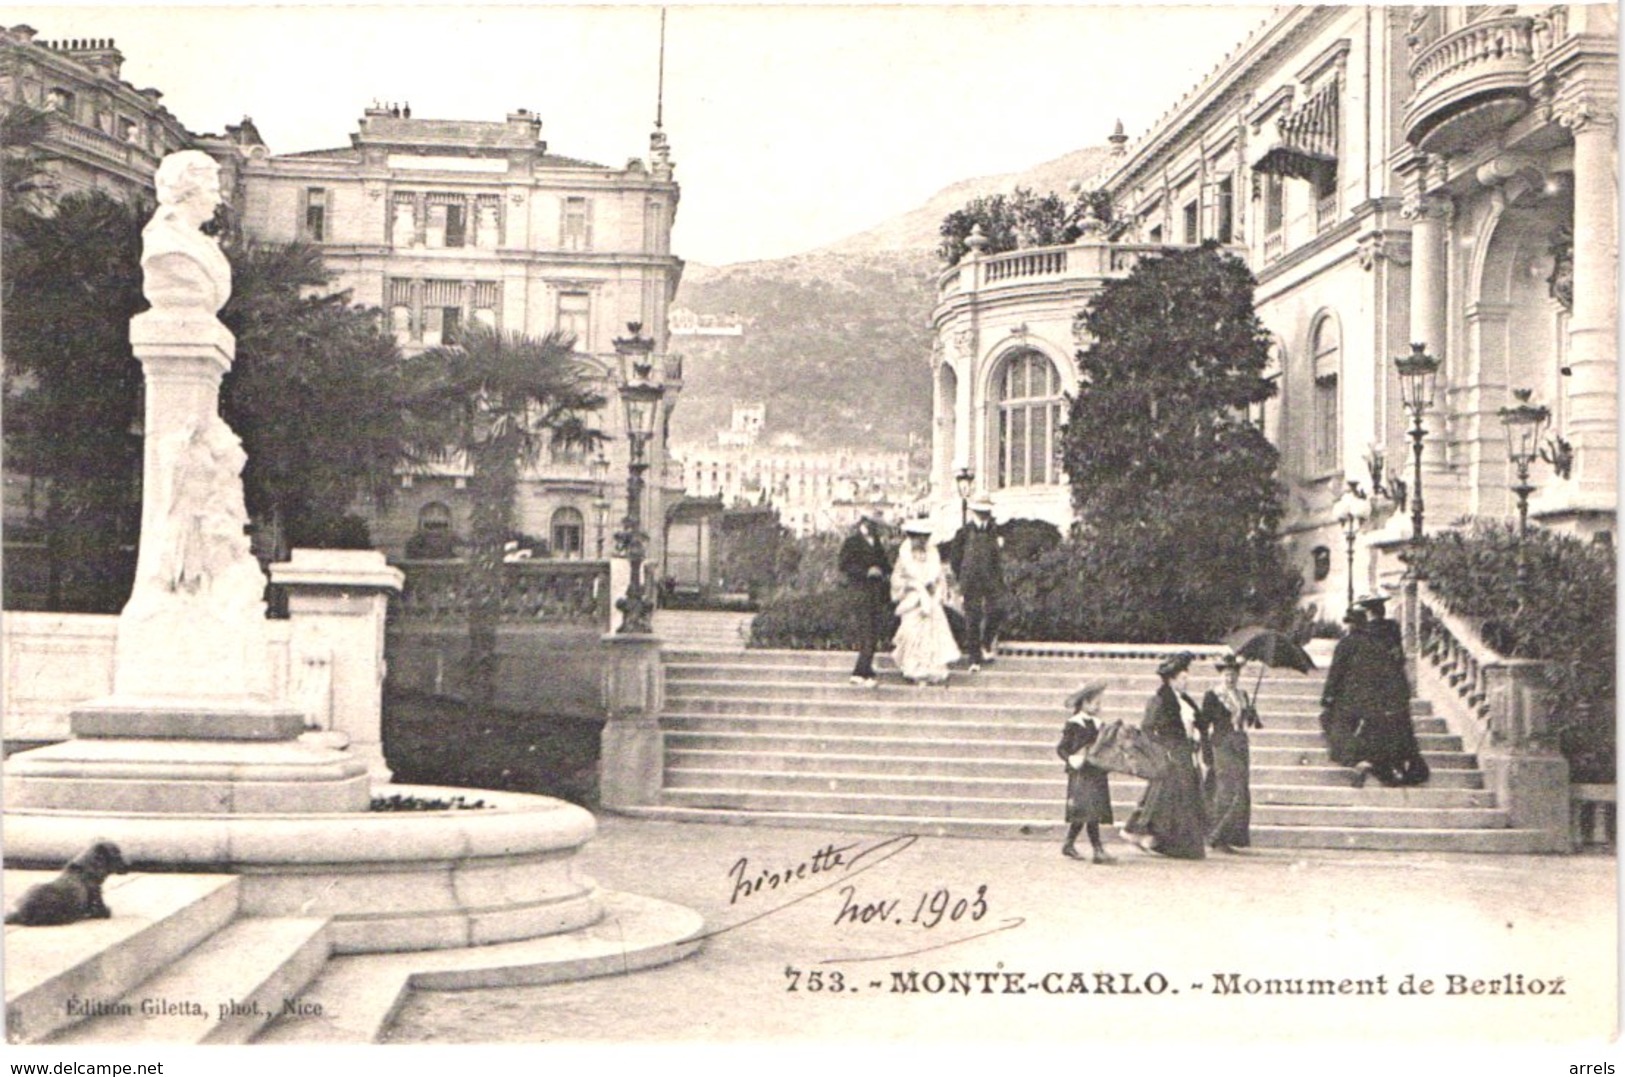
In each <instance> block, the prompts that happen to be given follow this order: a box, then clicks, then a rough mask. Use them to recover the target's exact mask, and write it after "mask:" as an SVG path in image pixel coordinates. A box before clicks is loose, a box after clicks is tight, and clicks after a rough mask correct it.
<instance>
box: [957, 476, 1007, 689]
mask: <svg viewBox="0 0 1625 1077" xmlns="http://www.w3.org/2000/svg"><path fill="white" fill-rule="evenodd" d="M967 507H968V508H969V509H970V513H971V518H970V521H969V522H968V523H966V524H965V526H963V527H961V528H960V529H959V531H958V532H957V533H956V534H955V535H954V537H953V540H952V541H951V542H950V543H949V544H948V566H949V567H950V568H952V569H953V573H954V579H955V580H957V581H958V583H959V592H960V594H962V595H964V596H965V650H966V652H967V653H968V654H969V656H970V671H971V672H972V673H980V672H981V670H982V663H983V662H984V661H986V662H989V663H991V662H992V661H993V659H992V657H991V656H989V655H987V654H986V651H987V649H988V648H989V647H990V646H991V645H992V641H993V637H994V634H995V633H996V632H997V631H998V627H999V626H998V611H999V603H1000V601H1001V600H1002V598H1003V597H1004V560H1003V552H1002V548H1003V545H1004V540H1003V539H1002V538H1000V537H999V532H998V528H996V527H995V526H994V525H993V502H992V501H990V500H988V498H987V497H985V496H983V497H977V498H974V499H972V500H971V502H970V504H969V506H967Z"/></svg>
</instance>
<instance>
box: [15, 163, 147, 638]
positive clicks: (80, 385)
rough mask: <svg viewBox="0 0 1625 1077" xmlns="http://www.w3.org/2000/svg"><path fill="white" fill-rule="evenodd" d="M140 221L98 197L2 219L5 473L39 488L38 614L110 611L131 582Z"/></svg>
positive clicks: (136, 501) (138, 448)
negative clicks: (133, 341) (133, 331)
mask: <svg viewBox="0 0 1625 1077" xmlns="http://www.w3.org/2000/svg"><path fill="white" fill-rule="evenodd" d="M143 217H144V211H143V210H142V209H140V208H137V207H131V206H126V205H124V204H122V203H120V202H117V201H115V200H113V199H112V198H109V197H107V196H106V195H104V194H100V193H92V194H75V195H70V196H68V197H66V198H64V199H62V201H61V202H60V203H58V204H57V205H56V206H55V207H54V212H53V213H51V214H49V215H46V214H42V213H37V212H33V211H31V210H28V209H18V210H16V211H15V212H11V211H8V212H7V214H6V217H5V236H6V243H5V264H4V266H3V275H4V276H3V279H4V294H5V375H6V377H5V390H6V392H5V396H6V401H5V402H6V426H5V430H6V467H7V469H8V470H9V471H10V472H11V473H12V474H13V475H27V476H29V477H30V479H31V481H32V482H33V483H34V485H35V487H36V490H37V491H38V493H39V495H40V499H39V504H40V506H41V508H42V510H43V511H42V512H41V517H42V518H41V520H40V522H41V523H42V528H41V532H40V534H39V535H38V537H39V538H40V539H41V540H42V541H43V544H44V558H45V569H44V575H45V595H44V601H45V602H46V604H47V605H48V607H49V608H52V609H61V610H79V611H86V612H106V611H110V610H114V609H117V608H118V606H119V605H120V604H121V603H122V602H123V600H124V598H125V597H126V596H127V595H128V593H129V586H130V581H131V580H132V579H133V578H134V571H135V565H134V559H133V556H132V555H133V551H134V546H135V541H136V536H137V534H138V533H139V530H140V497H139V483H140V473H141V458H142V443H141V438H140V436H139V429H140V428H139V426H138V425H136V424H137V423H138V422H139V420H140V418H141V413H140V406H141V367H140V364H138V363H137V362H136V361H135V357H134V354H133V353H132V352H131V350H130V337H129V325H130V318H131V317H132V316H134V315H135V314H136V313H138V312H139V311H140V310H141V309H142V308H143V307H144V306H145V305H146V303H145V300H144V299H143V298H142V295H141V284H140V276H139V273H138V271H135V270H134V267H135V266H136V265H137V263H138V262H139V259H140V255H141V225H142V221H143Z"/></svg>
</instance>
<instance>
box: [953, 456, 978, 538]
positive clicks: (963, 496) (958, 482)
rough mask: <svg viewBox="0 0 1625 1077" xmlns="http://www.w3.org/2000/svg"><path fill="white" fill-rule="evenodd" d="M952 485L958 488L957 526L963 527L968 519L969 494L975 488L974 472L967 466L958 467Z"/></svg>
mask: <svg viewBox="0 0 1625 1077" xmlns="http://www.w3.org/2000/svg"><path fill="white" fill-rule="evenodd" d="M954 485H955V486H956V487H958V488H959V526H960V527H964V526H965V524H966V523H967V522H969V520H970V508H969V505H970V495H971V491H972V490H974V489H976V472H974V471H972V470H971V469H970V468H968V467H962V468H960V469H959V473H958V474H957V475H955V476H954Z"/></svg>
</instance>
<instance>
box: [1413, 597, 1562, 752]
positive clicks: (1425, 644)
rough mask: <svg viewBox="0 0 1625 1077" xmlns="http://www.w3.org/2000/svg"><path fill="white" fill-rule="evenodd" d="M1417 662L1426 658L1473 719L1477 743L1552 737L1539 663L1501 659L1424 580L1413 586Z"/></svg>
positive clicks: (1524, 743)
mask: <svg viewBox="0 0 1625 1077" xmlns="http://www.w3.org/2000/svg"><path fill="white" fill-rule="evenodd" d="M1417 605H1418V616H1419V622H1418V629H1417V631H1418V641H1419V644H1420V646H1419V649H1418V652H1417V655H1418V658H1417V660H1418V661H1419V662H1423V661H1425V662H1428V663H1431V665H1432V666H1433V669H1434V670H1435V672H1436V673H1437V674H1438V675H1439V677H1440V678H1442V680H1443V682H1444V684H1446V685H1448V686H1449V689H1450V690H1451V691H1452V692H1454V694H1455V697H1456V700H1457V701H1458V702H1459V703H1460V704H1461V705H1462V706H1463V707H1465V709H1466V711H1467V713H1469V714H1470V715H1471V716H1473V718H1474V719H1475V720H1476V722H1477V723H1478V734H1479V738H1478V739H1479V743H1480V744H1482V743H1485V742H1488V743H1492V744H1504V745H1512V746H1529V745H1535V744H1541V743H1543V742H1545V741H1547V740H1549V739H1550V738H1551V734H1552V722H1551V715H1550V713H1549V708H1548V705H1547V702H1546V690H1545V683H1544V679H1543V677H1542V671H1543V666H1544V663H1542V662H1538V661H1535V660H1532V659H1526V658H1506V657H1503V656H1502V655H1500V654H1498V653H1497V652H1496V651H1495V650H1494V649H1493V648H1492V647H1490V646H1489V645H1488V644H1487V643H1485V642H1484V640H1483V638H1482V636H1480V634H1479V632H1478V630H1477V628H1476V627H1475V626H1474V625H1473V624H1472V623H1471V622H1470V621H1469V620H1468V619H1467V618H1464V617H1460V616H1458V615H1456V614H1453V613H1451V612H1450V611H1449V610H1448V609H1446V608H1445V606H1444V603H1443V602H1442V601H1440V599H1439V598H1438V596H1437V595H1435V594H1433V592H1432V591H1430V590H1429V589H1428V587H1427V585H1426V584H1418V585H1417Z"/></svg>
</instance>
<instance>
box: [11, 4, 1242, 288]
mask: <svg viewBox="0 0 1625 1077" xmlns="http://www.w3.org/2000/svg"><path fill="white" fill-rule="evenodd" d="M1268 11H1269V9H1268V8H1263V7H1249V6H1239V5H1219V6H1204V7H1172V6H1170V7H1151V6H1144V5H1141V6H1135V7H1084V6H1076V5H1048V6H1017V5H998V6H968V5H961V6H947V5H941V4H916V5H913V6H870V7H815V6H802V5H794V6H792V5H780V6H768V5H760V4H747V5H737V6H725V7H724V6H709V5H704V6H702V5H674V6H671V7H669V8H668V9H667V26H666V57H665V60H666V62H665V81H664V89H665V92H664V126H665V130H666V133H667V134H668V136H669V137H670V140H671V147H672V157H673V159H674V160H675V162H676V164H677V172H676V176H677V179H678V182H679V183H680V184H681V186H682V202H681V205H680V208H679V210H678V216H677V223H676V227H675V230H674V234H673V247H674V250H675V252H676V253H678V254H679V255H681V256H682V257H684V258H686V259H688V260H690V261H693V262H699V263H704V264H709V265H724V264H730V263H733V262H740V261H750V260H755V259H763V258H778V257H783V256H787V255H790V254H796V253H800V252H802V251H806V250H810V249H814V248H817V247H821V246H824V245H826V244H828V243H832V242H835V241H837V240H839V239H842V238H844V237H846V236H848V235H851V234H853V233H855V232H860V231H863V230H864V229H866V228H869V227H871V226H873V225H875V224H878V223H880V222H881V221H884V220H886V219H888V218H890V217H893V216H895V215H897V214H899V213H903V212H907V211H908V210H910V209H913V208H915V207H916V206H918V205H919V204H920V203H922V202H924V201H925V200H926V199H927V198H929V197H930V196H931V195H933V194H934V193H936V192H937V191H938V190H940V189H941V188H943V187H945V186H947V185H948V184H950V183H954V182H957V181H959V180H964V179H970V178H973V177H977V176H983V175H990V174H995V173H1002V172H1013V171H1018V170H1021V169H1025V168H1028V167H1031V166H1033V165H1036V164H1040V163H1042V162H1044V161H1048V160H1052V159H1054V158H1056V157H1059V156H1061V155H1063V154H1065V153H1069V152H1071V151H1073V150H1077V149H1081V148H1083V147H1085V146H1093V145H1102V144H1104V142H1105V138H1106V136H1107V135H1108V134H1110V133H1111V129H1112V125H1113V123H1114V122H1115V121H1116V120H1117V119H1119V118H1120V119H1121V120H1122V121H1123V124H1124V127H1125V129H1126V130H1127V132H1128V134H1129V135H1130V136H1131V137H1135V136H1138V135H1139V134H1141V133H1142V132H1144V131H1145V130H1146V129H1147V128H1148V127H1149V126H1151V124H1152V123H1154V122H1155V120H1156V119H1157V118H1158V117H1159V116H1160V115H1161V114H1162V113H1163V112H1164V111H1166V110H1167V109H1168V108H1169V107H1170V106H1172V105H1173V104H1174V103H1175V102H1176V101H1177V100H1178V99H1179V97H1180V96H1181V95H1183V94H1184V93H1186V92H1187V91H1188V90H1190V89H1191V88H1192V87H1193V86H1194V85H1195V84H1196V83H1197V82H1199V81H1200V80H1201V79H1202V78H1203V77H1204V76H1205V75H1206V74H1207V73H1208V72H1210V71H1211V70H1212V69H1213V68H1214V67H1215V66H1216V65H1217V64H1218V63H1219V61H1220V60H1222V59H1223V58H1224V57H1225V56H1226V55H1227V54H1228V53H1230V52H1231V51H1232V50H1233V49H1234V48H1236V47H1237V46H1238V45H1239V44H1240V43H1241V41H1242V40H1243V39H1245V38H1246V37H1247V35H1248V34H1250V33H1251V32H1252V31H1253V29H1254V28H1256V27H1257V26H1258V24H1259V23H1260V22H1261V21H1263V19H1264V18H1265V17H1266V16H1267V14H1268ZM0 18H4V19H5V20H7V24H8V25H16V24H17V23H19V22H24V23H27V24H28V25H30V26H32V27H34V28H35V29H36V30H37V31H38V32H39V35H40V37H41V38H43V39H47V40H55V39H59V38H75V37H97V38H106V37H111V38H113V39H114V40H115V42H116V44H117V46H118V48H119V51H120V52H122V53H123V54H124V57H125V62H124V70H123V77H124V79H125V80H126V81H128V82H130V83H132V84H133V85H135V86H136V87H137V88H143V87H147V86H153V87H156V88H158V89H159V90H162V91H163V93H164V104H165V105H166V106H167V107H168V108H169V109H170V111H171V112H172V113H174V114H175V116H176V117H177V118H178V119H180V121H181V122H182V123H184V124H185V125H186V126H187V127H188V128H190V129H191V130H193V131H197V132H207V131H220V130H222V129H223V128H224V127H225V125H226V124H228V123H236V122H238V121H239V120H240V119H242V117H244V116H245V115H246V116H251V117H252V118H253V119H254V122H255V124H256V126H257V127H258V128H259V130H260V133H261V134H262V136H263V137H264V138H265V140H266V142H267V143H268V144H269V145H270V147H271V150H272V151H273V152H275V153H290V152H295V151H299V150H311V149H322V148H328V147H333V146H344V145H348V143H349V135H350V133H351V132H352V131H354V130H355V128H356V123H357V121H358V120H359V119H360V116H361V113H362V110H363V109H364V108H365V107H366V106H367V105H369V104H370V103H372V102H374V101H383V102H402V103H410V104H411V106H412V113H413V115H414V116H416V117H421V118H426V119H471V120H501V119H502V118H503V117H504V116H505V115H506V114H507V113H508V112H509V111H511V110H514V109H518V108H529V109H531V110H533V111H535V112H538V113H539V114H540V115H541V117H542V120H543V130H542V135H543V137H544V138H545V139H547V141H548V144H549V148H550V149H551V150H553V151H554V152H557V153H561V154H565V155H567V156H572V157H581V158H586V159H588V160H592V161H597V162H599V163H602V164H607V165H613V166H617V167H618V166H620V165H623V164H625V162H626V160H627V159H628V158H630V157H646V156H647V154H648V137H649V132H650V131H651V130H652V129H653V124H654V119H655V110H656V101H657V90H658V87H659V84H660V79H659V75H658V71H659V56H660V47H659V46H660V9H659V8H658V7H647V6H637V5H613V6H580V5H566V6H517V5H516V6H492V7H458V8H451V7H442V6H432V5H424V6H403V5H400V4H392V5H391V6H389V7H370V6H315V5H311V6H283V7H270V6H239V5H200V6H189V7H151V6H147V7H141V6H119V7H91V6H75V5H64V4H53V5H51V6H49V7H29V6H21V7H16V8H9V9H7V11H6V13H5V14H4V15H0Z"/></svg>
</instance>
